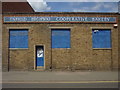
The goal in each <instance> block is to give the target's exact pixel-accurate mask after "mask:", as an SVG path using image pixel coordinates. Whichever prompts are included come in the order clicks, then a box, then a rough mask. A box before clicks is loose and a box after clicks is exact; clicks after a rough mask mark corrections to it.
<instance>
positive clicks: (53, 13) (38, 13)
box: [2, 12, 119, 14]
mask: <svg viewBox="0 0 120 90" xmlns="http://www.w3.org/2000/svg"><path fill="white" fill-rule="evenodd" d="M2 14H119V13H118V12H20V13H19V12H7V13H2Z"/></svg>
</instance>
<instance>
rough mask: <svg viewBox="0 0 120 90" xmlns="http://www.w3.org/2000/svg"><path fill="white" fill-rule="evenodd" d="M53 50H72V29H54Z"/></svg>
mask: <svg viewBox="0 0 120 90" xmlns="http://www.w3.org/2000/svg"><path fill="white" fill-rule="evenodd" d="M52 48H70V29H52Z"/></svg>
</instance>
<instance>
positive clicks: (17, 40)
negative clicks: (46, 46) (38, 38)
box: [9, 29, 28, 48]
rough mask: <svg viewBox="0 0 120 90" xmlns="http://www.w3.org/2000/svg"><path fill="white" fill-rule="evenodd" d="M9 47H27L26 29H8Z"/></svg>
mask: <svg viewBox="0 0 120 90" xmlns="http://www.w3.org/2000/svg"><path fill="white" fill-rule="evenodd" d="M9 34H10V41H9V48H28V30H27V29H10V30H9Z"/></svg>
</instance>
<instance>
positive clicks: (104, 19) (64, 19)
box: [4, 16, 116, 23]
mask: <svg viewBox="0 0 120 90" xmlns="http://www.w3.org/2000/svg"><path fill="white" fill-rule="evenodd" d="M7 22H112V23H115V22H116V17H41V16H37V17H34V16H28V17H18V16H14V17H4V23H7Z"/></svg>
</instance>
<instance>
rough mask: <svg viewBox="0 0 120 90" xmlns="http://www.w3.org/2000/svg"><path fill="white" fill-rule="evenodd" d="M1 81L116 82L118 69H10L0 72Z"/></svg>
mask: <svg viewBox="0 0 120 90" xmlns="http://www.w3.org/2000/svg"><path fill="white" fill-rule="evenodd" d="M2 82H3V83H17V82H18V83H20V82H21V83H25V82H26V83H33V82H34V83H40V82H42V83H43V82H46V83H52V82H54V83H67V82H69V83H73V82H74V83H80V82H82V83H87V82H91V83H92V82H93V83H94V82H118V71H79V72H78V71H77V72H69V71H68V72H65V71H63V72H62V71H52V72H41V71H37V72H35V71H10V72H3V73H2Z"/></svg>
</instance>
